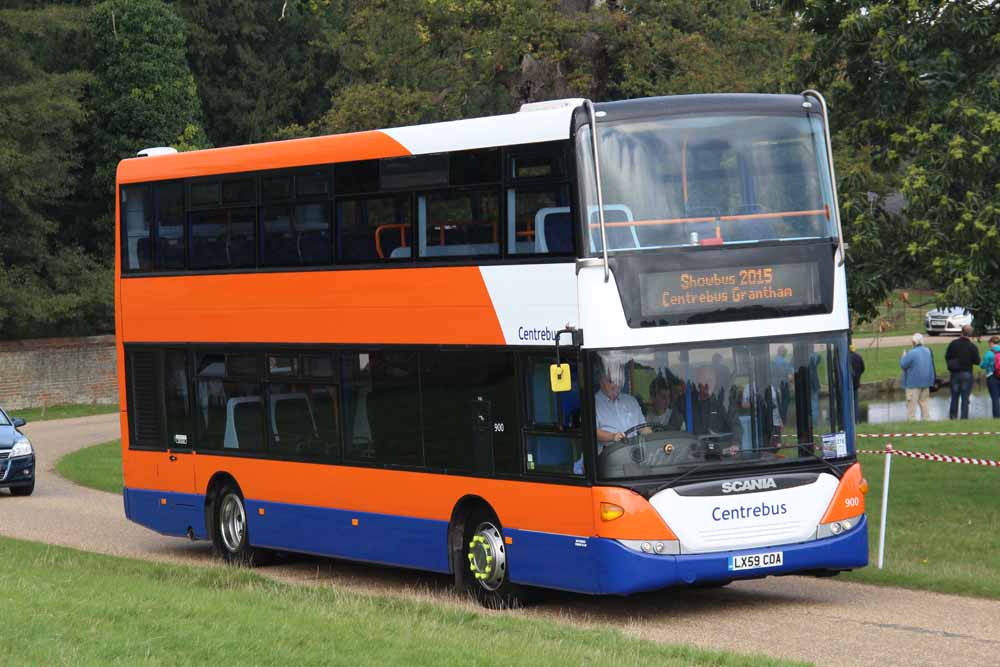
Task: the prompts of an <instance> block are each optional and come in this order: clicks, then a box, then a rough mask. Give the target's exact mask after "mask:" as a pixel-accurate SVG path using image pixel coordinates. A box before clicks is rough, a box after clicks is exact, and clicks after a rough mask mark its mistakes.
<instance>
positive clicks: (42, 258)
mask: <svg viewBox="0 0 1000 667" xmlns="http://www.w3.org/2000/svg"><path fill="white" fill-rule="evenodd" d="M84 16H85V12H84V11H83V10H80V9H77V8H72V7H43V8H40V9H34V10H31V11H28V10H9V11H3V12H0V53H4V54H6V56H5V63H4V67H3V68H0V337H3V338H17V337H30V336H43V335H60V334H67V333H71V332H78V333H91V332H93V331H95V330H105V331H106V330H108V329H109V328H110V327H112V326H113V323H114V319H113V315H112V308H111V283H110V280H109V277H110V270H108V269H107V268H106V267H107V266H109V263H107V262H105V263H104V264H103V265H102V263H101V262H100V261H99V260H97V259H95V258H93V257H91V256H88V255H87V254H85V253H84V252H83V251H82V250H80V249H79V248H77V247H75V246H74V245H73V244H71V243H66V242H65V239H64V235H63V234H62V233H61V232H62V231H63V230H64V229H65V227H64V225H65V224H66V221H67V220H68V219H70V218H72V214H73V210H74V205H73V195H74V194H75V192H76V188H77V187H78V184H79V180H80V179H79V172H80V170H81V167H82V165H83V159H82V154H81V146H80V144H79V134H80V130H81V127H82V126H83V124H84V122H85V119H86V112H85V110H84V108H83V103H82V100H83V97H84V90H85V87H86V86H87V84H88V83H89V82H90V81H91V75H90V73H89V72H88V71H86V69H84V68H83V67H80V65H81V64H82V63H80V62H79V61H77V62H74V61H73V60H72V59H66V58H64V57H62V56H63V55H65V54H66V53H72V52H73V50H74V49H79V48H81V45H82V44H83V39H82V37H81V34H80V31H79V25H80V23H81V19H82V18H83V17H84Z"/></svg>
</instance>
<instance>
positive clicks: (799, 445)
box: [767, 442, 843, 479]
mask: <svg viewBox="0 0 1000 667" xmlns="http://www.w3.org/2000/svg"><path fill="white" fill-rule="evenodd" d="M767 449H769V450H772V451H778V450H779V449H798V450H799V451H800V452H805V453H806V454H808V455H809V456H810V457H812V458H814V459H816V460H817V461H820V462H822V463H823V464H825V465H826V467H827V468H829V469H830V470H832V471H833V474H834V475H836V476H837V479H840V477H841V475H843V473H842V472H841V470H840V468H838V467H837V466H835V465H833V464H832V463H830V462H829V461H827V460H826V458H824V457H822V456H816V453H815V452H814V451H813V450H812V448H811V447H807V446H806V445H803V444H802V443H801V442H798V443H795V444H794V445H778V446H777V447H768V448H767Z"/></svg>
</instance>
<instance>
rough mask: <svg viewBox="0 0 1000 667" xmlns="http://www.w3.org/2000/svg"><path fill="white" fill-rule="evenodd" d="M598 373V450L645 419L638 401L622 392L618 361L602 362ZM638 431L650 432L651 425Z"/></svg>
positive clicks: (621, 438) (595, 409)
mask: <svg viewBox="0 0 1000 667" xmlns="http://www.w3.org/2000/svg"><path fill="white" fill-rule="evenodd" d="M599 373H600V375H599V382H600V387H601V388H600V390H599V391H598V392H597V393H596V394H594V412H595V415H596V421H597V449H598V453H600V450H601V449H603V448H604V445H605V444H608V443H612V442H620V441H622V440H624V439H625V433H626V432H627V431H628V430H629V429H631V428H633V427H635V426H638V425H639V424H643V423H645V418H644V417H643V416H642V409H641V408H640V407H639V401H637V400H635V398H633V397H632V396H630V395H629V394H623V393H622V390H621V388H622V381H623V379H624V368H623V367H622V366H621V364H615V363H607V362H606V363H605V364H604V368H602V369H600V370H599ZM640 432H641V433H652V432H653V429H651V428H649V427H648V426H647V427H645V428H643V429H642V430H641V431H640Z"/></svg>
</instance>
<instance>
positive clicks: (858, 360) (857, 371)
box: [851, 343, 865, 423]
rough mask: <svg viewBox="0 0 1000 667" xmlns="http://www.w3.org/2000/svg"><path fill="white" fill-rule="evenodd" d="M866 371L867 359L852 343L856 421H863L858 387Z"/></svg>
mask: <svg viewBox="0 0 1000 667" xmlns="http://www.w3.org/2000/svg"><path fill="white" fill-rule="evenodd" d="M864 372H865V360H864V358H863V357H862V356H861V355H860V354H858V351H857V350H856V349H854V343H851V387H853V388H854V421H855V423H857V422H859V421H861V403H860V402H859V401H858V389H860V388H861V374H862V373H864Z"/></svg>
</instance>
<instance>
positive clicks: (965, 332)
mask: <svg viewBox="0 0 1000 667" xmlns="http://www.w3.org/2000/svg"><path fill="white" fill-rule="evenodd" d="M971 335H972V326H971V325H968V324H966V325H965V326H964V327H962V335H961V336H959V337H958V338H956V339H955V340H953V341H951V342H950V343H948V349H947V350H945V353H944V360H945V362H946V363H947V364H948V370H949V371H950V372H951V406H950V407H949V408H948V418H949V419H956V418H957V417H958V403H959V399H961V402H962V419H968V418H969V394H971V393H972V367H973V366H978V365H979V362H980V359H979V348H978V347H976V344H975V343H973V342H972V341H971V340H969V336H971Z"/></svg>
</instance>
